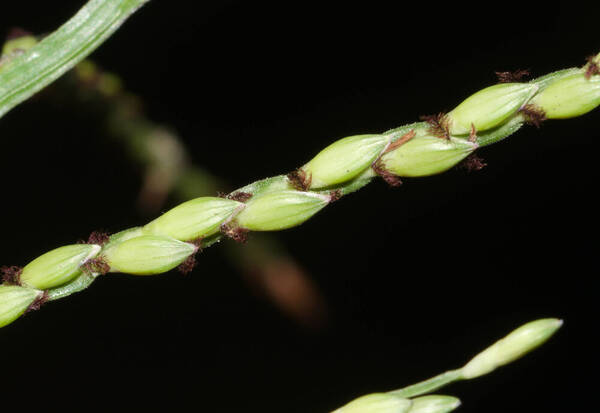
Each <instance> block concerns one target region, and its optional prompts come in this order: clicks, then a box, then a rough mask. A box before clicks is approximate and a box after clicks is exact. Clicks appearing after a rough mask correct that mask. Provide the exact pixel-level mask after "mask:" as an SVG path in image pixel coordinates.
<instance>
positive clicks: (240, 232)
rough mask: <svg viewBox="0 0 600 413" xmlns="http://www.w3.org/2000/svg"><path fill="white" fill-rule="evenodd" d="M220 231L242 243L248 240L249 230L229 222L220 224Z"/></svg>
mask: <svg viewBox="0 0 600 413" xmlns="http://www.w3.org/2000/svg"><path fill="white" fill-rule="evenodd" d="M221 232H222V233H223V234H224V235H225V236H227V237H229V238H231V239H232V240H234V241H236V242H239V243H241V244H244V243H245V242H246V241H247V240H248V232H250V230H248V229H246V228H242V227H238V226H234V225H231V224H222V225H221Z"/></svg>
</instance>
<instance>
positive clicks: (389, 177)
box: [371, 159, 402, 187]
mask: <svg viewBox="0 0 600 413" xmlns="http://www.w3.org/2000/svg"><path fill="white" fill-rule="evenodd" d="M371 168H372V169H373V171H374V172H375V173H376V174H377V175H379V176H380V177H381V178H382V179H383V180H384V181H385V182H386V183H387V184H388V185H389V186H392V187H396V186H400V185H402V180H401V179H400V177H399V176H398V175H395V174H393V173H391V172H390V171H388V170H387V169H385V166H384V165H383V162H381V159H380V160H378V161H377V162H375V163H374V164H373V166H371Z"/></svg>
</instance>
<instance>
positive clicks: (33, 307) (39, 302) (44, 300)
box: [25, 291, 50, 314]
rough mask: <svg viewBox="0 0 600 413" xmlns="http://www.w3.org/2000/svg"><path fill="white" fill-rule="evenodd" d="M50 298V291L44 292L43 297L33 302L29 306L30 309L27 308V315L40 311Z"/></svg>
mask: <svg viewBox="0 0 600 413" xmlns="http://www.w3.org/2000/svg"><path fill="white" fill-rule="evenodd" d="M49 297H50V296H49V294H48V291H44V292H43V293H42V295H40V296H39V297H37V298H36V299H35V300H33V302H32V303H31V304H29V307H27V310H25V314H27V313H29V312H30V311H37V310H39V309H40V308H41V307H42V306H43V305H44V304H46V303H47V302H48V298H49Z"/></svg>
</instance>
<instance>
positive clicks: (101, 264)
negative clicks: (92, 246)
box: [83, 255, 110, 275]
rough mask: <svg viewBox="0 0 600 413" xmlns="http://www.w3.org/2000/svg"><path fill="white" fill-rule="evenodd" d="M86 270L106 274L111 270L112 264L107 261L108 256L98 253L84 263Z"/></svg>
mask: <svg viewBox="0 0 600 413" xmlns="http://www.w3.org/2000/svg"><path fill="white" fill-rule="evenodd" d="M83 269H84V271H87V272H88V273H90V274H91V273H96V274H102V275H104V274H106V273H108V272H109V271H110V265H109V264H108V262H107V261H106V257H105V256H104V255H98V256H97V257H94V258H92V259H90V260H88V261H86V262H85V263H84V264H83Z"/></svg>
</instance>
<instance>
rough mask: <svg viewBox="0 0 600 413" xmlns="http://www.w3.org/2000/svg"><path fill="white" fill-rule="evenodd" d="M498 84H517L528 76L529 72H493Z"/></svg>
mask: <svg viewBox="0 0 600 413" xmlns="http://www.w3.org/2000/svg"><path fill="white" fill-rule="evenodd" d="M495 73H496V76H497V77H498V83H517V82H521V81H522V79H523V78H524V77H527V76H529V73H530V72H529V70H515V71H514V72H495Z"/></svg>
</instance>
